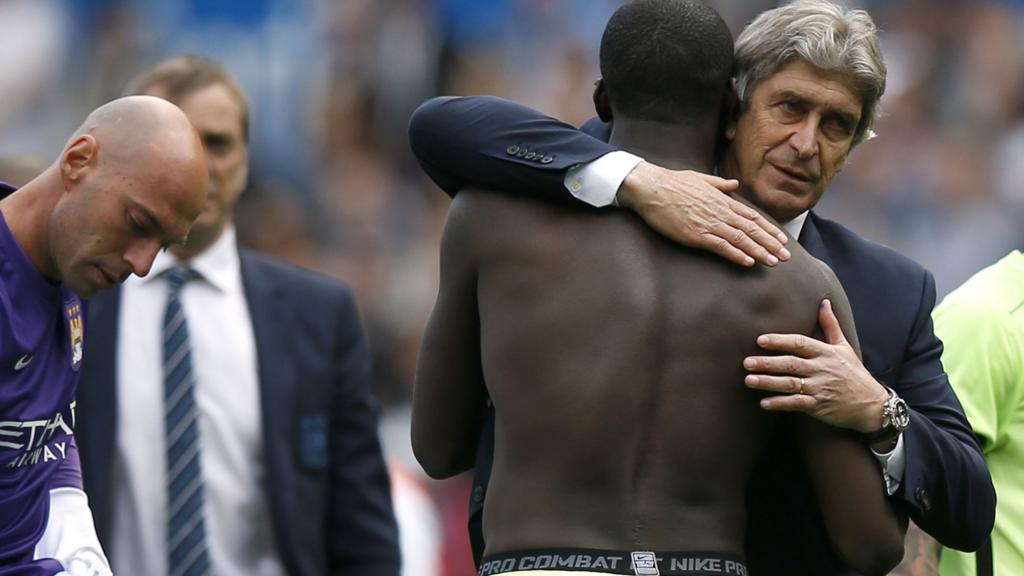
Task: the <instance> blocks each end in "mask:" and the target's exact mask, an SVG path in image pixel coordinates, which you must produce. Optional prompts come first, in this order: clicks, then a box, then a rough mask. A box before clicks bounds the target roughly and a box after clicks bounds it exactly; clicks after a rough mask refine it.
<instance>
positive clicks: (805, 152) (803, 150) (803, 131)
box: [789, 118, 818, 160]
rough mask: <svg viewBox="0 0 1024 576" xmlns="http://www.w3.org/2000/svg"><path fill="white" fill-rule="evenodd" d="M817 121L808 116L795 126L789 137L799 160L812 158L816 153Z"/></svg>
mask: <svg viewBox="0 0 1024 576" xmlns="http://www.w3.org/2000/svg"><path fill="white" fill-rule="evenodd" d="M817 135H818V123H817V122H816V121H815V120H813V119H810V118H808V119H807V120H805V121H804V122H802V123H801V124H800V125H799V126H797V128H796V130H794V131H793V133H792V134H791V135H790V137H789V143H790V145H791V146H793V149H794V150H796V153H797V157H799V158H800V159H801V160H806V159H808V158H813V157H814V155H815V154H817V153H818V138H817Z"/></svg>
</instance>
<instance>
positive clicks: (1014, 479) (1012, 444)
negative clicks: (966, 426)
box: [893, 250, 1024, 576]
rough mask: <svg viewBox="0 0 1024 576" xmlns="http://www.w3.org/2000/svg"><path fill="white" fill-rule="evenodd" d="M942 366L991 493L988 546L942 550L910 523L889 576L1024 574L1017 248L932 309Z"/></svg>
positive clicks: (1022, 294) (1022, 302) (1023, 259)
mask: <svg viewBox="0 0 1024 576" xmlns="http://www.w3.org/2000/svg"><path fill="white" fill-rule="evenodd" d="M933 318H934V320H935V333H936V334H937V335H938V336H939V338H940V339H941V340H942V342H943V343H944V344H945V351H944V352H943V354H942V364H943V366H944V367H945V368H946V373H948V374H949V381H950V384H952V385H953V389H954V390H955V391H956V394H957V397H959V398H960V402H961V403H962V404H963V407H964V413H965V414H967V419H968V420H969V421H970V422H971V426H972V427H973V428H974V433H975V434H976V435H977V436H978V438H979V439H980V440H981V443H982V447H983V451H984V454H985V461H986V462H987V463H988V467H989V470H990V471H991V473H992V482H993V484H994V485H995V488H996V494H998V502H997V504H996V522H995V528H994V529H993V530H992V536H991V545H988V544H986V545H985V546H983V547H982V549H981V550H980V551H979V552H977V553H975V554H967V553H963V552H958V551H956V550H951V549H942V548H941V547H940V546H939V545H938V543H936V542H935V541H934V540H932V539H931V538H930V537H928V536H927V535H926V534H924V533H923V532H921V530H920V529H917V527H916V526H912V527H911V529H910V531H909V532H908V534H907V538H906V553H905V555H904V560H903V563H902V564H901V565H900V566H899V568H897V570H896V571H895V572H893V574H894V575H905V576H933V575H936V574H938V575H941V576H986V575H989V574H999V575H1000V576H1002V575H1004V574H1007V575H1011V574H1024V482H1022V481H1021V478H1024V253H1021V252H1020V251H1019V250H1015V251H1013V252H1011V253H1010V254H1009V255H1007V256H1006V257H1004V258H1003V259H1002V260H1000V261H998V262H996V263H995V264H993V265H991V266H989V267H988V268H985V269H984V270H982V271H980V272H978V273H977V274H975V275H974V276H973V277H971V278H970V279H969V280H968V281H967V282H966V283H964V284H963V285H962V286H960V287H959V288H957V289H956V290H954V291H953V292H951V293H950V294H949V295H948V296H946V298H945V299H944V300H943V301H942V303H941V304H940V305H939V306H938V307H936V308H935V312H934V313H933Z"/></svg>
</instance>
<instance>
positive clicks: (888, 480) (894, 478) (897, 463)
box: [871, 434, 907, 496]
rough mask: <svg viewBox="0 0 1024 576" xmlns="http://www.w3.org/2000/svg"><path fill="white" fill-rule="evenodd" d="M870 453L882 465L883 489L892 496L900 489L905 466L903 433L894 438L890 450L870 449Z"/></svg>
mask: <svg viewBox="0 0 1024 576" xmlns="http://www.w3.org/2000/svg"><path fill="white" fill-rule="evenodd" d="M871 453H872V454H874V455H875V458H877V459H878V463H879V464H880V465H881V466H882V478H884V479H885V491H886V492H888V494H889V496H892V495H893V494H895V493H896V491H897V490H899V489H900V484H902V483H903V472H904V471H905V470H906V468H907V457H906V449H904V448H903V435H902V434H900V436H899V438H898V439H897V440H896V447H895V448H893V449H892V452H887V453H885V454H879V453H878V452H875V451H874V450H871Z"/></svg>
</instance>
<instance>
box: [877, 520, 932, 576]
mask: <svg viewBox="0 0 1024 576" xmlns="http://www.w3.org/2000/svg"><path fill="white" fill-rule="evenodd" d="M941 552H942V545H941V544H939V543H938V542H936V541H935V539H934V538H932V537H931V536H929V535H927V534H925V533H924V531H923V530H921V529H920V528H918V527H917V524H914V523H913V522H911V523H910V528H909V529H908V530H907V543H906V548H905V549H904V552H903V562H900V565H899V566H897V567H896V569H895V570H893V571H892V572H890V573H889V574H890V576H939V555H940V553H941Z"/></svg>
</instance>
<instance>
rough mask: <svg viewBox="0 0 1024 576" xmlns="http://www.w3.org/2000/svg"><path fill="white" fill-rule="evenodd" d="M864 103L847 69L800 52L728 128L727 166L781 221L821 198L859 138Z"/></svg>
mask: <svg viewBox="0 0 1024 576" xmlns="http://www.w3.org/2000/svg"><path fill="white" fill-rule="evenodd" d="M861 111H862V103H861V100H860V98H859V97H858V96H857V93H856V92H855V91H854V90H853V88H852V87H851V86H850V85H849V83H848V82H847V81H846V80H845V79H844V78H843V77H841V76H839V75H836V74H830V73H826V72H823V71H822V70H820V69H818V68H815V67H814V66H812V65H810V64H808V63H806V62H804V61H802V60H796V61H793V62H790V63H789V64H786V65H785V66H783V67H782V68H781V69H779V71H778V72H776V73H775V74H774V75H772V76H770V77H768V78H767V79H765V80H764V81H762V82H761V83H760V84H759V85H758V86H757V87H756V88H755V89H754V92H753V94H752V95H751V98H750V105H749V107H748V108H747V109H746V110H745V111H744V112H743V113H742V114H741V115H740V116H739V118H737V119H736V120H735V121H734V122H733V123H732V124H731V125H729V126H728V127H727V129H726V137H727V138H728V139H729V140H730V141H731V146H730V150H729V151H728V153H727V155H726V160H725V164H724V167H723V172H724V173H725V175H726V176H728V177H730V178H738V179H739V181H740V183H741V184H742V186H743V190H742V193H743V194H744V195H745V196H746V197H747V198H748V199H749V200H750V201H751V202H753V203H755V204H757V205H758V206H760V207H761V208H762V209H764V210H765V211H766V212H768V213H769V214H771V215H772V216H773V217H774V218H776V219H777V220H779V221H781V222H785V221H788V220H791V219H793V218H794V217H796V216H797V215H799V214H800V213H802V212H804V211H806V210H808V209H810V208H812V207H813V206H814V205H815V204H817V203H818V200H819V199H820V198H821V195H822V193H824V192H825V190H826V189H827V188H828V187H829V185H830V184H831V183H832V179H833V178H835V176H836V174H838V173H839V171H840V170H842V168H843V166H844V165H845V163H846V157H847V156H848V155H849V153H850V148H851V147H852V146H853V136H854V132H855V131H856V129H857V124H858V123H859V122H860V117H861Z"/></svg>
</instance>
